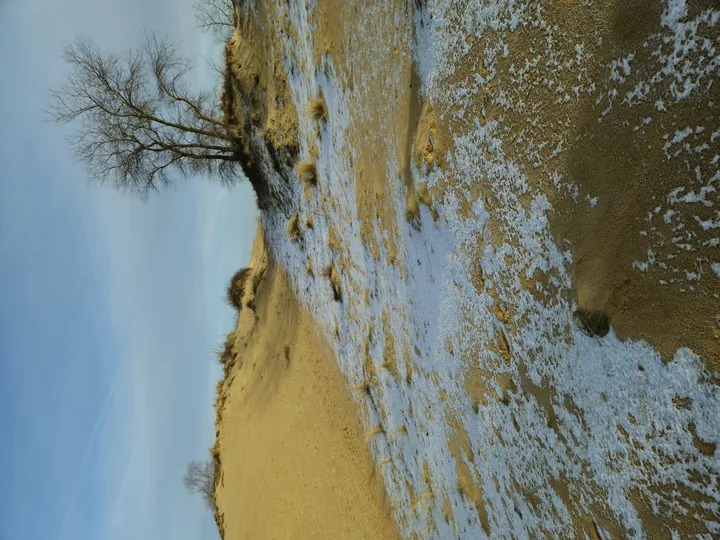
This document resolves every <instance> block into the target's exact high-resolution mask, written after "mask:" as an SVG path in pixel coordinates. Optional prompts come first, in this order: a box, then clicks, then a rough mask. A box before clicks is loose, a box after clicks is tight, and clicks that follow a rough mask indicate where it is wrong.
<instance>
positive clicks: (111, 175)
mask: <svg viewBox="0 0 720 540" xmlns="http://www.w3.org/2000/svg"><path fill="white" fill-rule="evenodd" d="M62 55H63V59H64V60H65V62H66V63H67V64H68V65H69V67H70V70H71V72H70V76H69V78H68V80H67V82H66V83H65V84H64V85H63V86H61V87H59V88H56V89H53V90H51V105H50V109H49V113H50V115H51V117H52V119H53V120H55V121H56V122H59V123H70V122H73V121H79V122H80V123H81V126H80V129H79V130H78V131H77V132H76V133H75V134H74V135H73V136H71V145H72V149H73V152H74V154H75V157H76V158H77V159H78V160H79V161H80V162H81V163H82V164H83V165H84V166H85V168H86V169H87V171H88V172H89V174H90V177H91V179H92V180H96V181H99V182H109V183H111V184H112V185H113V186H114V187H115V188H118V189H120V190H122V191H130V192H135V193H139V194H141V195H143V196H145V195H147V194H148V193H149V192H152V191H157V190H159V189H161V188H164V187H167V186H169V185H170V184H172V183H173V181H174V180H173V176H171V171H174V172H175V173H178V174H179V176H180V177H185V176H187V175H188V174H189V173H203V174H206V175H211V176H215V177H217V178H219V179H220V180H221V181H222V182H224V183H226V184H232V183H234V182H235V181H236V180H237V179H238V178H239V176H238V174H237V172H238V168H237V166H236V165H237V164H238V163H240V164H241V165H243V163H242V162H243V156H242V155H241V152H240V150H241V149H242V146H243V145H242V142H241V141H240V139H241V133H239V131H238V129H237V128H232V127H229V126H228V125H226V123H225V121H224V119H223V118H222V114H221V112H220V105H219V103H218V99H217V97H216V96H215V94H214V93H213V92H209V91H192V90H191V89H190V88H189V87H188V86H187V84H186V81H185V76H186V75H187V73H188V72H189V70H190V69H191V64H190V63H189V62H188V61H187V60H186V59H184V58H182V57H181V56H180V54H179V53H178V49H177V46H176V44H175V43H173V42H170V41H168V40H167V39H158V38H157V37H156V36H155V35H154V34H147V35H145V39H144V41H143V43H142V44H141V46H140V47H138V48H135V49H130V50H129V51H127V52H126V53H125V54H123V55H117V54H105V53H103V52H101V51H100V49H98V47H97V46H96V45H95V44H93V43H92V42H91V41H89V40H87V39H84V38H78V39H76V40H75V41H73V42H71V43H68V44H66V45H65V47H64V48H63V53H62ZM246 153H247V151H246ZM245 172H246V173H247V172H248V171H245Z"/></svg>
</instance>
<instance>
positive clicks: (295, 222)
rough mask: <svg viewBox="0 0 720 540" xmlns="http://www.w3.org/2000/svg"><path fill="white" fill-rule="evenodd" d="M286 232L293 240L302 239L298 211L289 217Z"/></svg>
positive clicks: (296, 241)
mask: <svg viewBox="0 0 720 540" xmlns="http://www.w3.org/2000/svg"><path fill="white" fill-rule="evenodd" d="M286 232H287V235H288V237H289V238H290V240H291V241H292V242H295V243H298V242H299V241H300V240H301V239H302V232H300V218H299V216H298V213H297V212H295V213H294V214H293V215H292V216H291V217H290V219H288V221H287V226H286Z"/></svg>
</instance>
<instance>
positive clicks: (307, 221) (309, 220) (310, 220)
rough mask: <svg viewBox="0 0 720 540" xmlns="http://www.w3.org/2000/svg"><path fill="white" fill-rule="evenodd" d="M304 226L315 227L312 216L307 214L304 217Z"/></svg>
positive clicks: (307, 227)
mask: <svg viewBox="0 0 720 540" xmlns="http://www.w3.org/2000/svg"><path fill="white" fill-rule="evenodd" d="M305 228H306V229H314V228H315V221H314V220H313V217H312V216H311V215H310V214H308V217H307V218H306V219H305Z"/></svg>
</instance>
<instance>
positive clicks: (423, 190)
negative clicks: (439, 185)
mask: <svg viewBox="0 0 720 540" xmlns="http://www.w3.org/2000/svg"><path fill="white" fill-rule="evenodd" d="M418 199H419V200H420V204H424V205H425V206H427V207H428V208H431V207H432V203H433V200H432V195H430V191H429V190H428V188H427V186H426V185H425V184H418Z"/></svg>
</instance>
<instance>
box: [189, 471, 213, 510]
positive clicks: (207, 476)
mask: <svg viewBox="0 0 720 540" xmlns="http://www.w3.org/2000/svg"><path fill="white" fill-rule="evenodd" d="M216 468H217V466H216V464H215V460H210V461H206V462H204V463H201V462H200V461H191V462H190V463H188V466H187V472H186V473H185V478H183V483H184V484H185V487H186V488H187V490H188V491H189V492H190V493H199V494H200V495H201V496H202V498H203V500H204V501H205V504H206V505H207V507H208V508H210V509H211V510H216V509H217V508H216V506H215V476H216Z"/></svg>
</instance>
